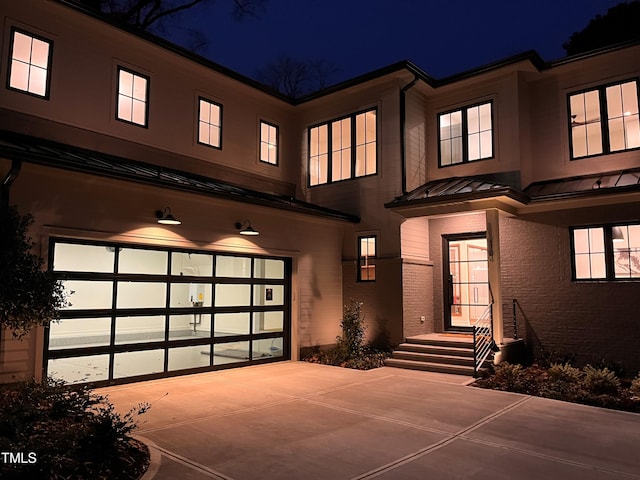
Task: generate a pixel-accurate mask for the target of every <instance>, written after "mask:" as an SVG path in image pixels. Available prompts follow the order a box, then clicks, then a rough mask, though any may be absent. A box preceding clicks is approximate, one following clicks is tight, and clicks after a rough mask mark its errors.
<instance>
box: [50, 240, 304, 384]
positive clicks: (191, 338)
mask: <svg viewBox="0 0 640 480" xmlns="http://www.w3.org/2000/svg"><path fill="white" fill-rule="evenodd" d="M50 265H51V266H52V268H53V270H54V271H55V272H56V273H57V274H58V275H59V278H60V279H61V280H62V281H63V284H64V286H65V290H66V291H67V293H69V294H70V296H69V300H70V302H71V305H70V306H69V307H67V308H65V309H64V310H63V311H62V314H61V320H60V322H57V323H52V324H51V325H50V326H49V327H48V328H47V335H46V341H45V365H44V368H45V373H46V374H47V375H49V376H53V377H56V378H61V379H63V380H65V381H67V382H69V383H96V384H105V383H124V382H131V381H137V380H141V379H147V378H156V377H162V376H170V375H180V374H185V373H195V372H199V371H207V370H215V369H221V368H231V367H239V366H245V365H251V364H256V363H265V362H273V361H279V360H286V359H289V358H290V348H289V345H290V341H289V339H290V328H291V327H290V323H291V322H290V312H291V295H290V292H291V288H290V286H291V261H290V259H288V258H276V257H265V256H255V255H238V254H232V253H218V252H215V253H214V252H208V251H196V250H183V249H171V248H155V247H154V248H150V247H141V246H135V245H125V244H116V243H102V242H100V243H97V242H91V243H88V242H80V241H75V240H68V239H52V240H51V250H50Z"/></svg>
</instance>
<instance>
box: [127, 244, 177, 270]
mask: <svg viewBox="0 0 640 480" xmlns="http://www.w3.org/2000/svg"><path fill="white" fill-rule="evenodd" d="M168 258H169V254H168V253H167V252H163V251H158V250H143V249H141V248H123V249H122V250H120V256H119V260H118V273H144V274H147V275H166V273H167V259H168Z"/></svg>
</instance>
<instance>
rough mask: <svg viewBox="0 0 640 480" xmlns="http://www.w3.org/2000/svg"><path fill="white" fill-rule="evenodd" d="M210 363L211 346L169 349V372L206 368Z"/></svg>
mask: <svg viewBox="0 0 640 480" xmlns="http://www.w3.org/2000/svg"><path fill="white" fill-rule="evenodd" d="M210 363H211V345H194V346H192V347H177V348H170V349H169V370H184V369H187V368H198V367H208V366H209V365H210Z"/></svg>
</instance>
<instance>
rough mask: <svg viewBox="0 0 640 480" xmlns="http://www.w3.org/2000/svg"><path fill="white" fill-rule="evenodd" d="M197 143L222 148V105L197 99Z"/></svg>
mask: <svg viewBox="0 0 640 480" xmlns="http://www.w3.org/2000/svg"><path fill="white" fill-rule="evenodd" d="M198 143H201V144H203V145H208V146H210V147H214V148H222V105H220V104H218V103H215V102H212V101H210V100H206V99H204V98H200V99H199V100H198Z"/></svg>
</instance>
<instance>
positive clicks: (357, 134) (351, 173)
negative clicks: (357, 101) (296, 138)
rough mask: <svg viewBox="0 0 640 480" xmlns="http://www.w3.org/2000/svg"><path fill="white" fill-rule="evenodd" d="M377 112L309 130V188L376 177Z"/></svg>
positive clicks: (332, 122)
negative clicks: (370, 176) (365, 177)
mask: <svg viewBox="0 0 640 480" xmlns="http://www.w3.org/2000/svg"><path fill="white" fill-rule="evenodd" d="M376 121H377V112H376V110H375V109H373V110H368V111H366V112H361V113H356V114H353V115H349V116H347V117H344V118H340V119H337V120H332V121H330V122H327V123H324V124H322V125H317V126H315V127H311V128H310V129H309V185H311V186H313V185H321V184H324V183H331V182H338V181H340V180H347V179H349V178H354V177H364V176H367V175H375V174H376V173H377V160H376V155H377V154H376V148H377V147H376V140H377V126H376Z"/></svg>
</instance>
